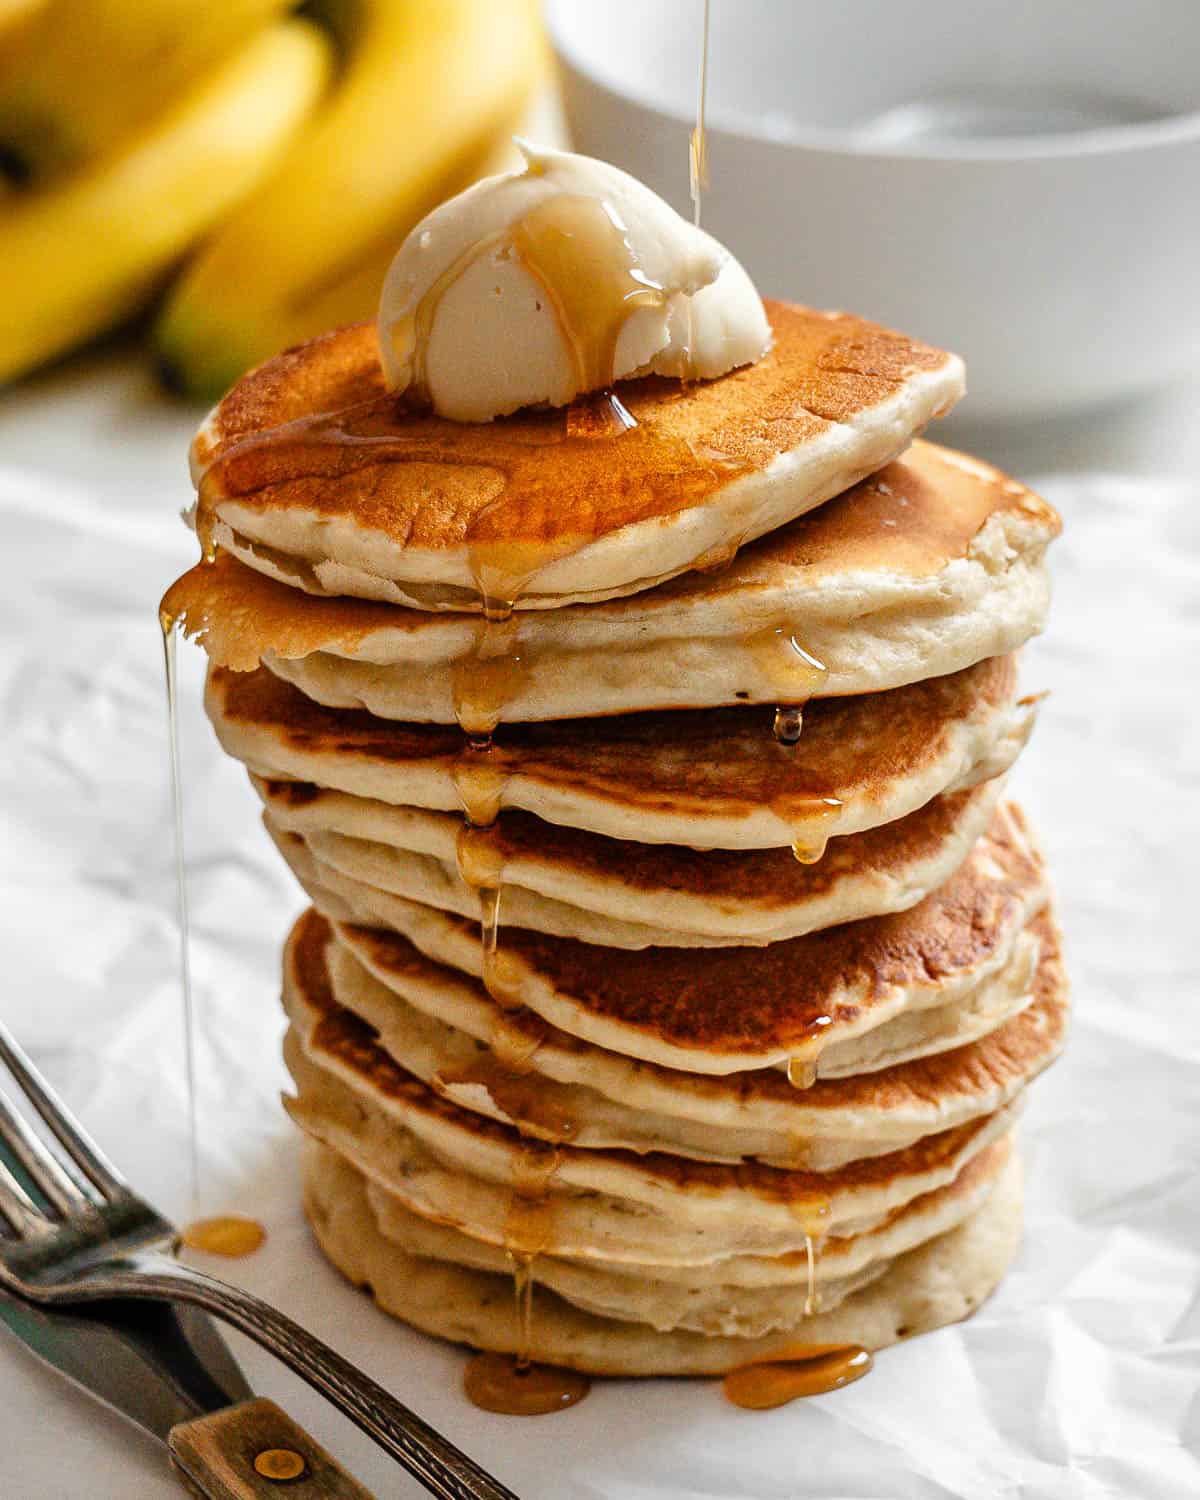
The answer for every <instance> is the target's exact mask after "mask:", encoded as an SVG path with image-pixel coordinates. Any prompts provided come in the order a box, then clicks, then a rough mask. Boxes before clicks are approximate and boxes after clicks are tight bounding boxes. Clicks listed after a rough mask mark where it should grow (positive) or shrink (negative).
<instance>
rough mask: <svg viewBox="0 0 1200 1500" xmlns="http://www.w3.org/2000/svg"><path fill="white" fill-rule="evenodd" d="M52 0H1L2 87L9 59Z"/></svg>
mask: <svg viewBox="0 0 1200 1500" xmlns="http://www.w3.org/2000/svg"><path fill="white" fill-rule="evenodd" d="M49 3H50V0H0V87H3V83H4V70H5V68H7V67H8V66H9V59H10V58H11V57H12V56H14V54H16V52H17V49H18V47H20V46H21V45H23V43H24V41H25V38H26V37H27V36H28V35H29V32H30V30H31V29H32V27H33V23H34V22H35V21H36V20H37V18H38V15H39V14H40V13H41V12H43V11H44V10H45V9H46V7H47V5H48V4H49Z"/></svg>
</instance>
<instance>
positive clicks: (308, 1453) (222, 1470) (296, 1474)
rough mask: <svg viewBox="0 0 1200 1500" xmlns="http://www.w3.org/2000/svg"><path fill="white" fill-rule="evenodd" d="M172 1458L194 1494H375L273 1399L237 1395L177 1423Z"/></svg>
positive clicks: (269, 1498) (251, 1498) (314, 1498)
mask: <svg viewBox="0 0 1200 1500" xmlns="http://www.w3.org/2000/svg"><path fill="white" fill-rule="evenodd" d="M167 1447H168V1448H169V1449H170V1453H171V1463H172V1464H173V1465H174V1467H175V1469H176V1471H177V1472H178V1474H179V1476H180V1478H181V1479H182V1480H183V1482H184V1484H185V1485H186V1486H187V1488H188V1489H189V1490H190V1491H191V1492H192V1493H193V1494H194V1495H196V1496H198V1497H199V1500H281V1497H282V1495H283V1494H285V1493H286V1495H287V1500H374V1497H373V1496H372V1495H371V1494H370V1492H369V1491H368V1490H365V1489H363V1487H362V1485H361V1484H359V1483H358V1481H357V1480H356V1479H353V1478H352V1477H351V1476H350V1475H349V1474H347V1473H346V1471H345V1469H343V1468H342V1467H341V1465H340V1464H338V1463H337V1461H336V1460H335V1459H333V1458H332V1457H330V1455H329V1454H328V1453H326V1451H325V1449H324V1448H322V1447H321V1445H320V1443H318V1442H316V1441H315V1440H314V1439H313V1438H311V1437H309V1435H308V1433H307V1432H305V1430H304V1428H303V1427H300V1426H298V1425H297V1424H296V1423H295V1422H293V1421H292V1419H291V1417H289V1416H288V1414H287V1413H286V1412H285V1411H281V1410H280V1408H279V1407H278V1406H276V1405H275V1403H274V1402H273V1401H266V1400H263V1399H261V1398H260V1399H258V1400H254V1401H243V1402H241V1403H239V1404H238V1405H237V1406H226V1407H222V1408H221V1410H220V1411H215V1412H210V1413H209V1415H207V1416H204V1417H196V1418H195V1419H194V1420H193V1421H190V1422H181V1423H180V1424H179V1426H178V1427H173V1428H172V1429H171V1432H170V1434H169V1435H168V1438H167Z"/></svg>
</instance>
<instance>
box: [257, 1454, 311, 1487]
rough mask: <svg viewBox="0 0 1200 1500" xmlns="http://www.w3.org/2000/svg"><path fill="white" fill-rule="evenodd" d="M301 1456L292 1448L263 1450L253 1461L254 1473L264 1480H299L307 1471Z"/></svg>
mask: <svg viewBox="0 0 1200 1500" xmlns="http://www.w3.org/2000/svg"><path fill="white" fill-rule="evenodd" d="M307 1469H308V1465H307V1464H306V1463H305V1462H304V1456H303V1454H300V1453H297V1452H296V1451H295V1449H293V1448H264V1449H263V1451H262V1452H261V1453H260V1454H258V1456H257V1457H256V1458H255V1460H254V1472H255V1473H256V1474H261V1475H262V1477H263V1478H264V1479H273V1480H275V1481H277V1482H284V1481H286V1480H289V1479H299V1478H301V1477H302V1476H303V1475H304V1474H305V1473H306V1471H307Z"/></svg>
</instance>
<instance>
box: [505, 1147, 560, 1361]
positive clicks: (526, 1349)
mask: <svg viewBox="0 0 1200 1500" xmlns="http://www.w3.org/2000/svg"><path fill="white" fill-rule="evenodd" d="M558 1163H559V1154H558V1151H557V1150H556V1149H555V1147H553V1146H548V1145H546V1144H544V1143H543V1142H540V1141H522V1142H521V1145H520V1148H519V1149H518V1151H517V1155H516V1158H515V1160H514V1162H513V1184H512V1196H511V1197H510V1199H509V1204H508V1214H507V1217H506V1218H505V1221H504V1248H505V1250H506V1251H507V1252H508V1260H509V1264H510V1266H511V1267H512V1273H513V1294H514V1296H515V1297H516V1303H517V1348H516V1354H515V1356H514V1359H515V1369H516V1370H517V1372H520V1371H523V1370H526V1369H528V1368H529V1367H530V1364H531V1350H532V1348H533V1282H534V1274H533V1267H534V1260H535V1259H536V1257H537V1256H538V1255H539V1254H540V1253H541V1252H542V1251H543V1250H545V1249H546V1247H547V1245H549V1244H550V1241H551V1238H552V1236H553V1230H554V1206H553V1204H552V1203H551V1202H550V1198H549V1189H550V1179H551V1178H552V1177H553V1176H554V1174H555V1172H556V1171H557V1170H558Z"/></svg>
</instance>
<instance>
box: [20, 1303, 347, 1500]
mask: <svg viewBox="0 0 1200 1500" xmlns="http://www.w3.org/2000/svg"><path fill="white" fill-rule="evenodd" d="M0 1323H4V1324H6V1325H7V1326H8V1328H9V1329H10V1330H11V1331H12V1332H13V1333H14V1334H16V1336H17V1337H18V1338H19V1339H20V1340H21V1341H22V1342H23V1343H24V1344H25V1345H26V1347H27V1348H28V1349H29V1350H31V1351H32V1353H33V1354H34V1355H35V1356H36V1357H37V1358H38V1359H39V1360H41V1361H42V1363H44V1364H47V1365H49V1366H51V1367H52V1368H53V1369H55V1370H57V1371H58V1372H59V1374H61V1375H64V1376H65V1377H66V1378H67V1379H68V1380H69V1381H70V1382H71V1383H72V1384H73V1385H75V1386H77V1387H78V1388H80V1389H82V1390H84V1391H86V1392H87V1393H88V1394H89V1395H91V1396H94V1397H95V1398H96V1399H97V1400H99V1401H101V1402H102V1403H103V1404H104V1405H105V1406H107V1407H109V1408H110V1409H111V1410H113V1411H116V1412H118V1413H119V1414H120V1415H121V1416H123V1417H126V1418H127V1419H129V1420H130V1421H131V1422H134V1423H136V1424H137V1426H139V1427H141V1428H142V1429H143V1430H144V1431H146V1432H148V1433H150V1434H151V1435H152V1436H153V1437H154V1438H156V1439H158V1441H159V1442H161V1443H163V1444H165V1445H166V1447H167V1450H168V1452H169V1453H170V1458H171V1463H172V1465H173V1466H174V1467H175V1469H176V1471H177V1472H178V1473H179V1475H180V1477H181V1479H182V1480H183V1482H184V1484H185V1485H186V1486H187V1487H188V1488H189V1489H190V1490H191V1491H192V1492H193V1493H194V1494H196V1495H198V1496H200V1497H201V1500H266V1497H268V1496H272V1495H277V1494H278V1492H279V1488H280V1484H281V1483H286V1488H287V1491H288V1495H289V1500H318V1497H320V1500H373V1497H372V1496H371V1494H370V1492H369V1491H367V1490H365V1489H364V1488H363V1487H362V1486H361V1485H360V1484H358V1482H357V1481H356V1480H354V1479H353V1478H352V1477H351V1476H350V1475H349V1474H347V1473H346V1471H345V1470H344V1469H342V1468H341V1467H340V1465H339V1464H338V1463H337V1462H336V1460H334V1459H333V1458H331V1457H330V1455H329V1454H328V1453H326V1451H325V1450H324V1449H323V1448H322V1447H321V1446H320V1444H319V1443H317V1442H316V1441H315V1440H314V1439H313V1438H311V1437H310V1436H309V1435H308V1434H307V1433H306V1432H305V1431H304V1429H303V1428H301V1427H299V1426H297V1425H296V1423H294V1422H293V1421H292V1420H291V1418H290V1417H288V1416H287V1414H286V1413H285V1412H283V1411H281V1410H280V1409H279V1407H277V1406H276V1405H275V1404H274V1403H273V1402H271V1401H265V1400H262V1399H256V1398H254V1396H253V1393H252V1392H251V1390H250V1387H249V1386H248V1385H247V1384H246V1381H245V1378H244V1376H243V1375H242V1372H241V1370H240V1369H239V1368H238V1366H237V1362H236V1361H235V1360H234V1358H233V1356H232V1354H230V1352H229V1350H228V1348H227V1347H226V1345H225V1341H224V1340H223V1339H222V1338H221V1335H220V1334H219V1333H218V1331H217V1329H216V1326H215V1325H214V1323H213V1322H212V1320H211V1319H210V1318H209V1317H208V1315H207V1314H206V1313H203V1312H200V1311H199V1310H197V1309H194V1308H189V1307H182V1306H176V1305H174V1304H172V1303H160V1302H149V1301H134V1300H122V1301H120V1302H112V1303H102V1302H98V1303H93V1304H90V1305H89V1306H87V1307H86V1308H85V1307H72V1308H62V1309H58V1308H48V1307H43V1306H38V1305H35V1304H34V1303H32V1302H26V1301H25V1300H24V1299H23V1298H20V1297H15V1296H12V1295H11V1294H10V1293H8V1292H6V1291H4V1290H3V1289H0Z"/></svg>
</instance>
